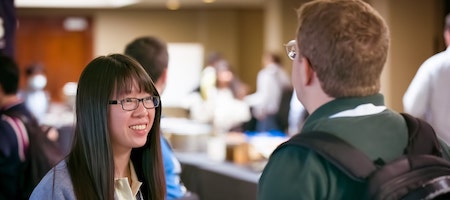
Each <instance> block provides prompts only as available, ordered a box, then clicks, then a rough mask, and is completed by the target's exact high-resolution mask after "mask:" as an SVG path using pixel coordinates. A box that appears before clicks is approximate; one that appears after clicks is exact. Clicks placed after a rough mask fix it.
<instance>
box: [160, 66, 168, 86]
mask: <svg viewBox="0 0 450 200" xmlns="http://www.w3.org/2000/svg"><path fill="white" fill-rule="evenodd" d="M167 69H168V68H167V67H166V68H165V69H164V70H163V71H162V73H161V76H160V77H159V79H158V81H160V82H161V83H162V84H164V85H165V84H166V81H167V71H168V70H167Z"/></svg>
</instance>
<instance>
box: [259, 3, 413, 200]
mask: <svg viewBox="0 0 450 200" xmlns="http://www.w3.org/2000/svg"><path fill="white" fill-rule="evenodd" d="M297 12H298V20H299V23H298V27H297V35H296V38H295V41H293V42H289V43H288V44H289V45H288V46H287V50H288V56H289V57H290V58H291V59H292V60H293V61H292V82H293V86H294V88H295V90H296V94H297V97H298V99H299V100H300V102H301V103H302V104H303V105H304V107H305V108H306V110H307V111H308V113H310V116H309V117H308V118H307V119H306V121H305V124H304V126H303V128H302V130H301V133H300V134H313V133H311V132H312V131H324V132H328V133H331V134H333V135H335V136H337V137H339V138H341V139H343V140H344V141H346V142H348V143H350V144H351V145H353V146H354V147H356V148H357V149H358V150H360V151H362V152H363V153H364V154H366V155H367V156H368V157H369V158H370V159H371V160H378V159H381V160H383V161H384V162H389V161H392V160H393V159H395V158H397V157H399V156H401V155H402V154H403V150H404V148H405V147H406V145H407V142H408V141H407V140H408V129H407V125H406V122H405V120H404V118H403V117H402V115H400V113H398V112H395V111H394V110H391V109H389V108H387V107H386V106H385V105H384V97H383V95H382V94H380V93H379V90H380V75H381V72H382V69H383V66H384V65H385V62H386V57H387V54H388V50H389V40H390V36H389V30H388V27H387V25H386V22H385V21H384V20H383V18H382V17H381V16H380V15H379V14H378V12H377V11H375V10H374V9H373V8H372V7H371V6H370V5H369V4H367V3H365V2H363V1H361V0H316V1H310V2H308V3H305V4H303V5H302V6H301V7H300V8H299V9H298V11H297ZM364 187H365V186H364V184H361V183H358V182H356V181H354V180H352V179H351V178H349V177H348V176H347V175H346V174H344V173H343V172H342V171H340V170H339V169H338V168H336V167H335V166H334V165H332V164H331V163H329V162H328V161H327V160H325V159H324V158H322V157H320V156H319V155H318V154H316V153H315V152H313V150H310V149H308V148H304V147H300V146H295V145H290V146H284V148H281V149H279V150H278V151H275V152H274V153H273V154H272V155H271V157H270V158H269V161H268V164H267V165H266V167H265V169H264V171H263V173H262V175H261V178H260V180H259V186H258V199H259V200H269V199H270V200H272V199H283V200H286V199H311V200H313V199H314V200H320V199H333V200H334V199H359V196H361V195H362V192H364V190H363V188H364Z"/></svg>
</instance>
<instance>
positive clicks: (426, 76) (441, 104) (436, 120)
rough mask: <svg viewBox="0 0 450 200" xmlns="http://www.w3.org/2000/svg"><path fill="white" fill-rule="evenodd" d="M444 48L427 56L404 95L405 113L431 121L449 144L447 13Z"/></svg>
mask: <svg viewBox="0 0 450 200" xmlns="http://www.w3.org/2000/svg"><path fill="white" fill-rule="evenodd" d="M444 40H445V44H446V47H447V49H446V50H445V51H443V52H440V53H438V54H436V55H434V56H432V57H430V58H429V59H427V60H426V61H425V62H424V63H423V64H422V65H421V66H420V68H419V70H418V71H417V74H416V75H415V77H414V79H413V80H412V82H411V84H410V85H409V87H408V89H407V90H406V93H405V94H404V96H403V108H404V111H405V112H406V113H409V114H411V115H413V116H415V117H418V118H421V119H424V120H425V121H427V122H428V123H430V124H431V125H432V126H433V128H434V129H435V131H436V134H437V135H438V137H439V138H441V139H442V140H444V141H445V142H446V143H447V145H449V144H450V120H449V119H450V91H449V90H448V89H447V87H448V86H449V85H450V48H449V45H450V14H447V16H446V17H445V26H444Z"/></svg>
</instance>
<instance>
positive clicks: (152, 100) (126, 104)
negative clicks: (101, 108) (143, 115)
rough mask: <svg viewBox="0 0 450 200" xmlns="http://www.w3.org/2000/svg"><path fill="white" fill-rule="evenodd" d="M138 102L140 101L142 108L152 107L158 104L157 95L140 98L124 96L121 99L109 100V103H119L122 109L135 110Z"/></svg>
mask: <svg viewBox="0 0 450 200" xmlns="http://www.w3.org/2000/svg"><path fill="white" fill-rule="evenodd" d="M139 102H142V105H144V108H146V109H152V108H156V107H158V106H159V97H152V96H148V97H144V98H142V99H138V98H125V99H122V100H109V104H120V105H122V109H123V110H126V111H132V110H136V109H137V108H138V107H139Z"/></svg>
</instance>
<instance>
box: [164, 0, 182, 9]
mask: <svg viewBox="0 0 450 200" xmlns="http://www.w3.org/2000/svg"><path fill="white" fill-rule="evenodd" d="M166 7H167V9H169V10H178V9H179V8H180V2H179V1H178V0H167V2H166Z"/></svg>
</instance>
